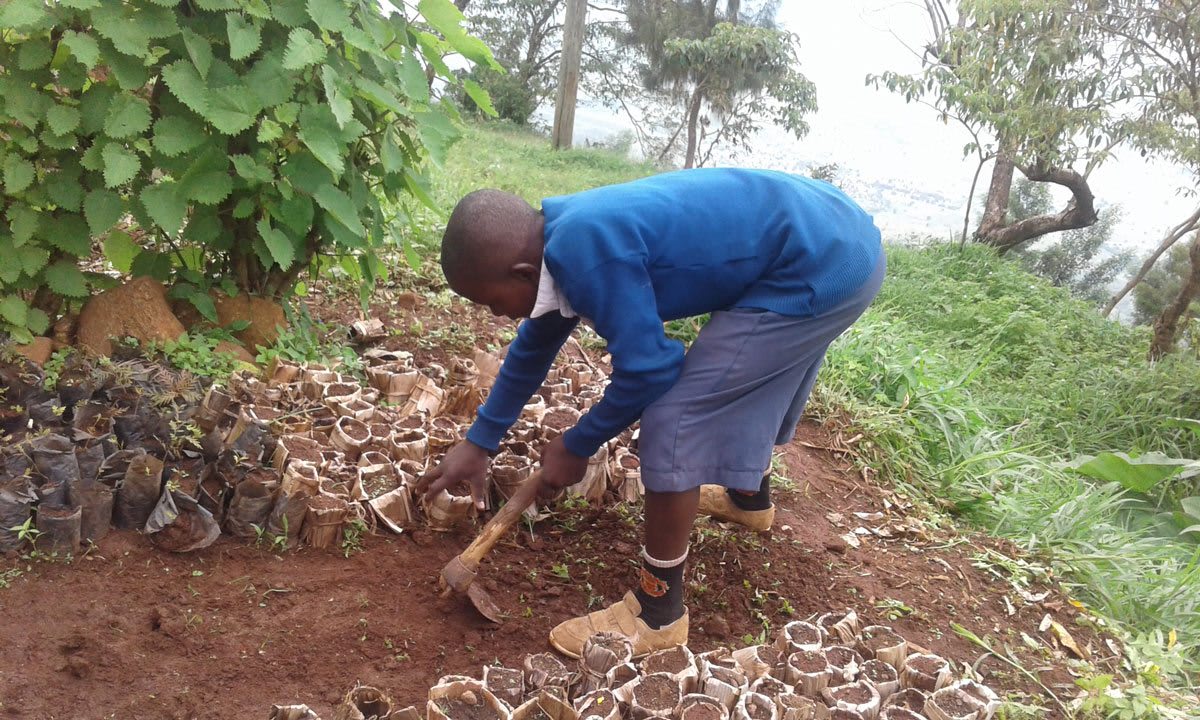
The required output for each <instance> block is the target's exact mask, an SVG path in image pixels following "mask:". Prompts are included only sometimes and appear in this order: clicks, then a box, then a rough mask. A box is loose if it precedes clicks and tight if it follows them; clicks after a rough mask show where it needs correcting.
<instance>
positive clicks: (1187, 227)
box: [1102, 207, 1200, 317]
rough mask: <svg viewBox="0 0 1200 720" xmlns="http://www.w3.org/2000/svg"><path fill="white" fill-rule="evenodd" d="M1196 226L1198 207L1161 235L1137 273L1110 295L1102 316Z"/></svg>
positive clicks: (1108, 312)
mask: <svg viewBox="0 0 1200 720" xmlns="http://www.w3.org/2000/svg"><path fill="white" fill-rule="evenodd" d="M1197 227H1200V207H1197V208H1196V211H1195V212H1194V213H1192V214H1191V217H1189V218H1188V219H1186V220H1184V221H1183V222H1181V223H1179V224H1178V225H1176V226H1175V227H1173V228H1171V230H1170V232H1168V233H1167V234H1166V236H1165V237H1163V239H1162V242H1160V243H1159V244H1158V247H1157V248H1155V249H1154V252H1152V253H1150V257H1148V258H1146V261H1145V262H1143V263H1142V267H1141V268H1139V269H1138V271H1137V273H1136V274H1135V275H1134V276H1133V277H1132V278H1130V279H1129V282H1127V283H1125V286H1124V287H1122V288H1121V289H1120V290H1118V291H1117V293H1116V294H1115V295H1113V296H1112V299H1110V300H1109V301H1108V304H1107V305H1105V306H1104V312H1103V313H1102V314H1103V315H1104V317H1108V316H1109V315H1110V314H1112V311H1113V309H1114V308H1116V307H1117V305H1118V304H1119V303H1120V302H1121V301H1122V300H1124V299H1125V296H1126V295H1128V294H1129V293H1130V292H1132V291H1133V289H1134V288H1135V287H1137V285H1138V283H1140V282H1141V281H1142V280H1143V279H1144V278H1145V277H1146V274H1147V273H1149V272H1150V269H1151V268H1153V267H1154V263H1156V262H1158V259H1159V258H1160V257H1162V254H1163V253H1165V252H1166V251H1168V250H1170V249H1171V246H1172V245H1174V244H1175V243H1177V242H1179V239H1180V238H1182V237H1183V236H1184V235H1187V234H1188V233H1189V232H1191V231H1192V230H1194V229H1196V228H1197Z"/></svg>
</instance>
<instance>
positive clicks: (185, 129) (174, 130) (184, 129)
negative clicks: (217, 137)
mask: <svg viewBox="0 0 1200 720" xmlns="http://www.w3.org/2000/svg"><path fill="white" fill-rule="evenodd" d="M204 140H205V135H204V128H203V127H201V125H200V124H199V123H197V122H195V121H194V120H192V119H191V118H188V117H184V116H182V115H170V116H168V117H164V118H161V119H159V120H158V122H156V123H154V149H155V150H158V151H159V152H160V153H162V154H163V155H166V156H167V157H176V156H177V155H181V154H183V153H185V152H187V151H188V150H192V149H193V148H196V147H198V146H199V145H200V144H201V143H203V142H204Z"/></svg>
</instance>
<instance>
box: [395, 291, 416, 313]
mask: <svg viewBox="0 0 1200 720" xmlns="http://www.w3.org/2000/svg"><path fill="white" fill-rule="evenodd" d="M395 302H396V307H399V308H403V309H405V310H416V309H417V307H418V306H420V304H421V296H420V295H418V294H416V293H415V292H402V293H400V294H399V295H397V296H396V301H395Z"/></svg>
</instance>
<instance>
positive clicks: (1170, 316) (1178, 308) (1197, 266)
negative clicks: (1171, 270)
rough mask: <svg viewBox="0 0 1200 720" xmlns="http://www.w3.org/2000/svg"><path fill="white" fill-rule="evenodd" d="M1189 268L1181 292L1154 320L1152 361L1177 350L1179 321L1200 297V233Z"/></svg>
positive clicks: (1192, 246) (1190, 251)
mask: <svg viewBox="0 0 1200 720" xmlns="http://www.w3.org/2000/svg"><path fill="white" fill-rule="evenodd" d="M1187 257H1188V267H1187V272H1186V273H1185V274H1184V276H1183V282H1182V283H1181V284H1180V288H1179V292H1178V293H1176V294H1175V297H1174V298H1172V299H1171V302H1169V303H1167V305H1166V307H1164V308H1163V311H1162V313H1160V314H1159V316H1158V317H1157V318H1155V319H1154V339H1153V340H1151V342H1150V351H1149V353H1148V356H1149V359H1150V360H1158V359H1160V358H1162V357H1163V356H1164V355H1166V354H1167V353H1169V352H1171V351H1172V350H1174V349H1175V337H1176V335H1177V334H1178V333H1179V320H1180V318H1183V317H1184V316H1187V315H1189V314H1190V311H1189V309H1190V308H1192V307H1193V300H1195V299H1196V298H1197V297H1200V233H1196V236H1195V237H1194V238H1193V239H1192V245H1191V248H1190V249H1189V250H1188V253H1187Z"/></svg>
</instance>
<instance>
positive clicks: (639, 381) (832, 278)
mask: <svg viewBox="0 0 1200 720" xmlns="http://www.w3.org/2000/svg"><path fill="white" fill-rule="evenodd" d="M542 212H543V214H544V215H545V219H546V224H545V242H546V246H545V252H544V259H543V261H544V262H545V264H546V266H547V268H548V269H549V271H550V274H551V275H552V276H553V277H554V280H555V282H556V283H557V284H558V286H559V290H560V291H561V292H562V294H563V295H565V296H566V298H567V300H568V301H569V302H570V304H571V306H572V308H573V309H574V311H575V312H576V313H578V314H579V315H580V316H582V317H583V318H584V319H586V320H589V321H591V322H592V323H593V324H594V326H595V329H596V332H597V333H599V334H600V336H601V337H603V338H604V339H605V340H607V341H608V350H609V353H611V355H612V365H613V372H612V375H611V377H610V380H611V384H610V385H609V386H608V388H607V390H606V391H605V393H604V397H603V399H602V400H601V401H600V402H598V403H596V405H594V406H593V407H592V408H591V410H590V411H589V412H588V413H587V414H586V415H584V416H583V418H582V419H580V421H579V424H578V425H576V426H575V427H574V428H572V429H571V430H569V431H567V432H566V433H565V435H564V437H563V441H564V443H565V444H566V447H567V449H568V450H570V451H571V452H572V453H575V454H576V455H579V456H583V457H588V456H591V455H592V454H593V453H595V452H596V450H597V449H599V447H600V446H601V445H602V444H604V443H605V442H607V441H608V440H610V439H612V438H613V437H615V436H616V435H617V434H619V433H620V432H621V431H622V430H624V429H625V428H626V427H628V426H629V425H631V424H632V423H633V422H634V421H635V420H637V419H638V417H640V416H641V413H642V411H643V410H644V409H645V408H646V407H647V406H648V405H649V404H650V403H652V402H654V401H655V400H656V399H658V398H659V397H660V396H661V395H662V394H663V393H665V392H666V391H667V390H668V389H670V387H671V386H672V385H673V384H674V383H675V381H676V379H678V377H679V373H680V370H681V368H682V366H683V354H684V350H683V346H682V345H681V344H680V343H678V342H676V341H673V340H669V339H668V338H667V337H666V335H665V334H664V332H663V322H664V321H666V320H673V319H676V318H681V317H688V316H692V315H700V314H703V313H707V312H713V311H715V310H725V309H728V308H731V307H749V308H759V309H763V310H770V311H773V312H777V313H780V314H783V315H790V316H797V317H803V316H812V315H818V314H820V313H822V312H825V311H827V310H830V309H832V308H833V307H835V306H836V305H837V304H838V303H839V302H841V301H842V300H844V299H846V298H848V297H850V296H851V295H852V294H853V293H854V292H855V291H856V290H858V288H859V287H860V286H861V285H862V283H863V282H865V281H866V280H867V278H868V277H869V276H870V275H871V273H872V271H874V269H875V266H876V263H877V262H878V259H879V256H880V254H881V253H882V247H881V244H880V237H879V230H878V229H877V228H876V227H875V225H874V223H873V222H872V220H871V216H870V215H868V214H867V213H866V212H864V211H863V210H862V208H860V207H858V206H857V205H856V204H854V202H853V201H851V200H850V199H849V198H847V197H846V196H845V195H843V194H842V193H841V192H840V191H838V190H837V189H836V188H834V187H833V186H832V185H829V184H827V183H824V182H820V181H817V180H811V179H809V178H804V177H798V176H794V175H788V174H786V173H780V172H772V171H766V170H740V169H728V168H713V169H697V170H683V171H678V172H671V173H664V174H661V175H655V176H652V177H648V178H644V179H641V180H635V181H633V182H629V183H624V184H621V185H610V186H606V187H601V188H596V189H595V190H588V191H585V192H581V193H576V194H574V195H564V196H562V197H553V198H546V199H545V200H544V201H543V202H542ZM578 319H579V318H574V317H573V318H565V317H563V316H562V315H561V314H558V313H549V314H546V315H541V316H539V317H537V318H533V319H530V320H526V321H525V322H523V323H522V324H521V327H520V329H519V330H518V332H517V338H516V340H515V341H514V342H513V343H512V346H511V347H510V348H509V352H508V356H507V357H506V358H505V360H504V364H503V366H502V367H501V369H500V373H499V375H498V376H497V378H496V383H495V385H494V386H493V387H492V390H491V393H490V395H489V396H488V400H487V402H486V403H485V404H484V405H483V406H482V407H481V408H480V409H479V415H478V418H477V419H476V421H475V423H474V425H472V427H471V430H470V431H469V432H468V434H467V438H468V439H469V440H470V441H471V442H473V443H475V444H476V445H479V446H481V447H483V448H486V449H488V450H495V449H496V448H497V447H498V446H499V444H500V440H501V439H502V438H503V437H504V434H505V433H506V432H507V431H508V428H509V427H510V426H512V424H513V423H514V422H515V421H516V419H517V416H518V415H520V412H521V409H522V407H523V406H524V404H525V403H526V402H527V401H528V400H529V398H530V397H531V396H532V395H533V393H534V392H536V391H537V389H538V387H540V386H541V384H542V382H544V381H545V378H546V373H547V371H548V370H549V369H550V366H551V364H552V363H553V362H554V357H555V355H557V354H558V350H559V348H560V347H562V344H563V343H564V342H565V341H566V339H567V336H568V335H570V333H571V330H572V329H574V327H575V325H576V324H577V322H578Z"/></svg>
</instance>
